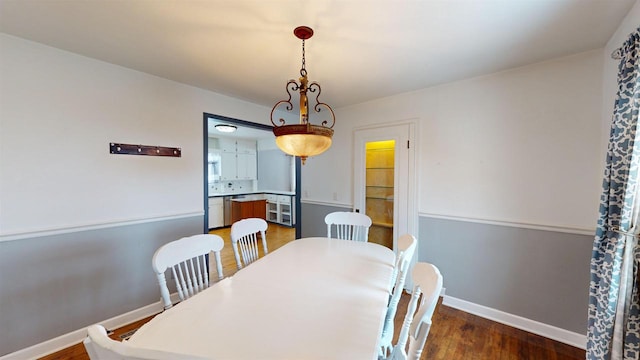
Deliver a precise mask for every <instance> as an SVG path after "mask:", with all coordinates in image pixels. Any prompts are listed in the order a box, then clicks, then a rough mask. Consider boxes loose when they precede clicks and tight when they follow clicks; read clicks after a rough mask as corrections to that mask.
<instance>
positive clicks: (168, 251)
mask: <svg viewBox="0 0 640 360" xmlns="http://www.w3.org/2000/svg"><path fill="white" fill-rule="evenodd" d="M223 247H224V240H222V238H221V237H220V236H218V235H213V234H199V235H193V236H189V237H184V238H182V239H179V240H175V241H172V242H170V243H167V244H165V245H163V246H162V247H160V248H159V249H158V250H157V251H156V253H155V254H154V255H153V259H152V260H151V263H152V266H153V270H154V271H155V272H156V276H157V278H158V284H159V285H160V295H161V296H162V302H163V305H164V308H165V310H166V309H169V308H171V307H172V306H173V304H172V303H171V296H170V293H169V288H168V286H167V279H166V276H165V272H166V271H167V270H168V269H169V268H171V274H172V275H173V279H174V280H175V283H176V289H177V291H178V296H179V297H180V301H184V300H186V299H188V298H189V297H191V296H193V295H195V294H197V293H199V292H200V291H202V290H204V289H206V288H208V287H209V277H210V276H209V273H210V272H209V269H210V266H209V264H207V260H206V259H207V258H206V256H207V255H209V254H210V253H212V252H213V254H214V259H215V263H216V269H217V272H218V280H222V278H223V277H224V275H223V273H222V262H221V261H220V251H221V250H222V248H223ZM209 260H211V257H209Z"/></svg>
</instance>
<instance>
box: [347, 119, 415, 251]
mask: <svg viewBox="0 0 640 360" xmlns="http://www.w3.org/2000/svg"><path fill="white" fill-rule="evenodd" d="M414 129H415V123H413V122H408V123H400V124H389V125H382V126H376V127H370V128H361V129H356V130H355V141H354V189H353V194H354V206H355V208H354V210H355V211H360V212H363V213H365V214H366V215H368V216H369V217H370V218H371V220H372V222H373V224H372V226H371V228H370V230H369V241H370V242H375V243H379V244H381V245H384V246H387V247H389V248H390V249H392V250H394V251H396V250H397V239H398V236H400V235H402V234H406V233H410V234H412V235H414V236H416V237H418V234H417V230H418V227H417V204H416V201H415V197H416V196H415V195H416V191H415V186H416V185H415V183H416V182H415V166H414V161H415V160H414V159H415V144H414V141H413V140H414V139H413V138H414V132H415V130H414Z"/></svg>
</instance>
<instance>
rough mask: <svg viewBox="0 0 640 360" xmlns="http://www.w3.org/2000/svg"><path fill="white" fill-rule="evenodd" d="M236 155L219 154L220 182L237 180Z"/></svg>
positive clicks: (228, 153)
mask: <svg viewBox="0 0 640 360" xmlns="http://www.w3.org/2000/svg"><path fill="white" fill-rule="evenodd" d="M237 162H238V160H237V158H236V153H230V152H222V153H221V154H220V180H222V181H230V180H238V170H237Z"/></svg>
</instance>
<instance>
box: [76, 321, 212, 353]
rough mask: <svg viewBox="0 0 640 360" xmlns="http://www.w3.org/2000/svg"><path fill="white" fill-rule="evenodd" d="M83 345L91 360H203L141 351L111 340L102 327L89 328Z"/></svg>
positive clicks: (149, 350) (146, 350) (153, 351)
mask: <svg viewBox="0 0 640 360" xmlns="http://www.w3.org/2000/svg"><path fill="white" fill-rule="evenodd" d="M83 344H84V348H85V349H86V350H87V354H89V359H91V360H204V358H202V357H198V356H193V355H186V354H176V353H172V352H166V351H159V350H151V349H142V348H138V347H135V346H132V345H130V344H128V343H127V342H126V341H122V342H120V341H116V340H113V339H111V338H109V337H108V336H107V331H106V330H105V328H104V327H103V326H102V325H91V326H89V328H87V337H86V338H85V339H84V341H83Z"/></svg>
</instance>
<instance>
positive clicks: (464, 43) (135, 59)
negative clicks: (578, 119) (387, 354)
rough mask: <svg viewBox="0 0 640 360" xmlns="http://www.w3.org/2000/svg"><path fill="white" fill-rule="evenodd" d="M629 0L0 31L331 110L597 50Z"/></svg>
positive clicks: (78, 5)
mask: <svg viewBox="0 0 640 360" xmlns="http://www.w3.org/2000/svg"><path fill="white" fill-rule="evenodd" d="M634 2H635V0H437V1H436V0H420V1H403V0H371V1H366V0H359V1H350V0H343V1H337V0H333V1H330V0H326V1H324V0H314V1H305V0H295V1H293V0H288V1H285V0H254V1H248V0H235V1H225V0H211V1H202V0H200V1H191V0H162V1H146V0H129V1H115V0H113V1H112V0H93V1H86V0H65V1H61V0H58V1H52V0H0V31H1V32H4V33H7V34H11V35H15V36H18V37H21V38H25V39H29V40H33V41H37V42H40V43H43V44H47V45H50V46H54V47H56V48H60V49H65V50H68V51H71V52H74V53H78V54H82V55H85V56H88V57H92V58H96V59H99V60H103V61H106V62H109V63H113V64H118V65H121V66H124V67H127V68H131V69H136V70H139V71H143V72H146V73H149V74H154V75H157V76H160V77H163V78H167V79H171V80H175V81H178V82H181V83H185V84H190V85H193V86H196V87H199V88H203V89H209V90H212V91H215V92H218V93H221V94H225V95H229V96H233V97H236V98H240V99H244V100H248V101H251V102H254V103H257V104H262V105H265V106H268V107H271V106H273V104H275V103H276V102H277V101H279V100H282V99H286V98H287V95H286V92H285V84H286V82H287V80H289V79H293V78H296V79H297V78H298V77H299V71H300V66H301V57H302V54H301V53H302V49H301V41H300V40H299V39H297V38H296V37H294V35H293V29H294V28H295V27H296V26H298V25H307V26H310V27H312V28H313V29H314V31H315V34H314V36H313V37H312V38H311V39H310V40H307V41H306V45H305V46H306V68H307V71H308V74H309V79H310V80H311V81H317V82H319V83H320V84H321V85H322V96H321V98H320V100H322V101H324V102H327V103H328V104H330V105H331V106H332V107H334V108H339V107H342V106H347V105H351V104H356V103H360V102H364V101H368V100H372V99H376V98H380V97H385V96H390V95H394V94H398V93H403V92H407V91H413V90H417V89H421V88H425V87H429V86H433V85H436V84H441V83H446V82H451V81H456V80H460V79H464V78H469V77H473V76H478V75H482V74H487V73H493V72H497V71H501V70H504V69H509V68H513V67H517V66H522V65H526V64H530V63H534V62H539V61H544V60H547V59H551V58H556V57H560V56H565V55H569V54H574V53H578V52H583V51H587V50H591V49H597V48H601V47H603V46H604V45H605V44H606V42H607V40H608V39H609V38H610V37H611V36H612V35H613V33H614V32H615V30H616V29H617V27H618V25H619V24H620V23H621V21H622V20H623V18H624V17H625V15H626V14H627V13H628V11H629V10H630V9H631V7H632V6H633V4H634Z"/></svg>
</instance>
